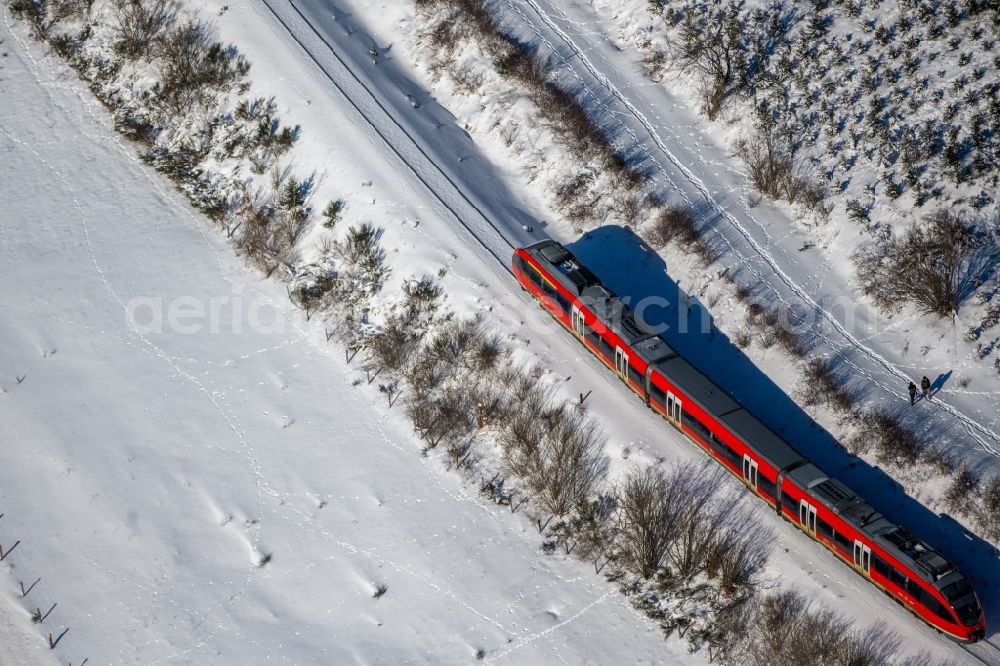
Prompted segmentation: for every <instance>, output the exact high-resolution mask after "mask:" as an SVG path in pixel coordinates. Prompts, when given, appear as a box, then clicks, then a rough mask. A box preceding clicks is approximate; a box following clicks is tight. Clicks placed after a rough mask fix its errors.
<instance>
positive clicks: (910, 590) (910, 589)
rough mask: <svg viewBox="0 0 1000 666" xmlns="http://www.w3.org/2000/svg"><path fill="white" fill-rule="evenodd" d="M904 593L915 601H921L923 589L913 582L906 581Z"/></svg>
mask: <svg viewBox="0 0 1000 666" xmlns="http://www.w3.org/2000/svg"><path fill="white" fill-rule="evenodd" d="M906 592H907V594H909V595H910V596H911V597H913V598H915V599H921V598H922V597H923V595H924V588H922V587H920V584H919V583H918V582H917V581H915V580H910V579H909V578H907V579H906Z"/></svg>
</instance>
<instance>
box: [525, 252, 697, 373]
mask: <svg viewBox="0 0 1000 666" xmlns="http://www.w3.org/2000/svg"><path fill="white" fill-rule="evenodd" d="M524 251H525V252H527V253H528V254H530V255H531V256H532V257H534V258H535V260H536V261H538V262H539V263H541V264H543V265H544V266H545V267H546V268H547V269H549V273H550V274H551V275H552V276H553V277H555V278H556V280H557V281H558V282H559V284H560V285H562V286H563V287H564V288H565V289H566V290H567V291H569V292H570V293H571V294H575V295H576V296H577V297H579V299H580V302H581V303H583V304H584V305H586V306H587V308H589V309H590V310H591V311H592V312H593V313H594V314H595V315H596V316H597V318H598V319H600V320H601V323H603V324H604V325H605V326H607V327H608V328H609V329H610V330H612V331H614V333H615V335H617V336H618V337H619V338H621V339H622V340H623V341H624V342H625V343H626V344H627V345H628V346H629V347H630V348H631V349H632V350H633V351H634V352H635V353H636V354H638V356H639V357H640V358H641V359H642V360H643V361H644V362H645V363H647V364H652V363H656V362H657V361H660V360H662V359H665V358H667V357H669V356H676V354H677V352H676V351H674V349H673V348H672V347H671V346H670V345H669V344H667V343H666V341H664V340H663V338H661V337H659V336H658V335H657V334H656V332H654V331H651V330H650V329H649V328H648V327H647V326H646V325H645V324H643V323H642V322H640V321H639V320H638V319H636V317H635V313H634V312H632V310H631V309H630V308H629V307H628V306H627V305H625V303H624V301H622V299H620V298H618V296H616V295H615V294H613V293H611V292H610V291H608V290H607V289H606V288H605V287H604V285H602V284H601V281H600V280H598V279H597V276H596V275H594V274H593V273H591V272H590V270H589V269H587V267H586V266H584V265H583V264H581V263H580V262H579V260H577V258H576V257H574V256H573V254H572V253H571V252H570V251H569V250H567V249H566V248H565V247H563V246H562V245H560V244H559V243H557V242H555V241H552V240H546V241H540V242H538V243H534V244H532V245H529V246H528V247H526V248H524Z"/></svg>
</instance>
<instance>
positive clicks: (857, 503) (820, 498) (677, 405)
mask: <svg viewBox="0 0 1000 666" xmlns="http://www.w3.org/2000/svg"><path fill="white" fill-rule="evenodd" d="M511 267H512V269H513V271H514V275H515V277H516V278H517V280H518V282H520V284H521V286H522V287H523V288H524V289H525V290H526V291H528V292H529V293H530V294H531V295H532V296H534V297H535V298H536V299H537V300H538V301H539V302H540V303H541V304H542V306H543V307H544V308H545V309H546V310H548V312H549V313H550V314H551V315H552V317H553V318H555V319H556V320H557V321H558V322H559V323H561V324H562V325H563V326H564V327H565V328H566V329H567V330H568V331H569V332H570V333H571V334H573V335H574V336H575V337H576V338H578V340H579V341H580V342H581V343H582V344H583V345H584V347H585V348H587V349H588V350H589V351H591V352H592V353H593V354H594V355H595V356H596V357H597V358H598V359H599V360H601V361H602V362H603V363H604V364H605V365H607V366H608V368H609V369H611V370H612V371H613V372H615V373H616V374H618V375H619V376H620V377H621V379H622V380H623V382H624V383H625V385H626V386H628V387H629V388H630V389H632V390H633V391H635V392H636V393H638V394H639V396H640V397H641V398H642V399H643V400H644V401H645V403H646V405H647V406H649V407H650V408H652V409H654V410H655V411H657V412H658V413H659V414H661V415H662V416H664V417H665V418H666V419H667V420H668V421H669V422H670V423H671V424H672V425H673V426H674V427H676V428H677V429H678V430H680V431H681V432H683V433H685V434H686V435H687V436H688V437H690V438H691V439H692V440H693V441H694V442H695V444H697V445H699V446H700V447H701V448H702V449H704V450H705V451H706V452H707V453H708V454H709V455H710V456H713V457H714V458H716V459H717V460H718V461H719V462H720V464H722V465H723V467H725V468H726V469H728V470H729V471H730V472H732V473H733V474H734V475H735V476H737V478H742V481H743V482H744V483H746V484H747V485H748V486H749V487H750V488H751V489H752V490H753V491H754V492H756V493H757V494H758V495H759V496H760V497H761V498H762V499H764V501H766V502H768V504H770V505H771V506H772V508H775V507H777V510H778V512H779V514H780V515H781V516H783V517H784V518H785V519H787V520H789V521H790V522H792V523H793V524H795V525H796V526H798V527H799V528H800V529H802V530H803V531H804V532H806V533H807V534H808V535H809V536H810V537H812V538H813V539H815V540H817V541H819V542H820V543H821V544H822V545H824V546H825V547H826V548H828V549H829V550H830V551H831V552H833V553H834V554H835V555H836V556H837V557H838V558H840V559H841V560H842V561H843V562H845V564H847V565H848V566H851V567H852V568H853V569H854V570H855V571H857V572H858V573H859V574H860V575H862V576H864V577H865V578H867V579H868V580H869V581H870V582H871V583H873V584H874V585H876V586H877V587H879V588H880V589H881V590H883V591H884V592H886V593H887V594H889V595H890V596H891V597H893V598H894V599H895V600H896V601H898V602H899V603H900V604H902V605H903V606H904V607H905V608H907V609H909V610H910V611H912V612H913V613H914V614H915V615H917V616H918V617H920V618H921V619H922V620H923V621H924V622H926V623H928V624H929V625H931V626H933V627H934V628H935V629H937V630H938V631H940V632H942V633H943V634H944V635H946V636H948V637H949V638H951V639H952V640H956V641H960V642H965V643H973V642H976V641H979V640H982V639H983V637H984V635H985V633H986V621H985V616H984V613H983V609H982V606H981V605H980V603H979V599H978V598H977V597H976V594H975V591H974V590H973V588H972V585H971V584H970V583H969V581H968V580H967V579H966V578H965V577H964V576H963V575H962V574H961V573H959V571H958V570H957V569H956V567H955V566H954V565H953V564H952V563H951V562H949V561H948V560H946V559H945V558H944V557H943V556H941V555H940V554H939V553H937V552H936V551H934V550H933V549H931V548H930V546H928V545H927V544H926V543H924V542H923V541H921V540H919V539H917V538H915V537H914V536H913V535H911V534H910V533H909V532H907V531H906V530H905V529H904V528H902V527H901V526H899V525H896V524H894V523H892V522H891V521H889V520H888V519H886V518H885V517H884V516H882V515H881V514H880V513H878V512H877V511H876V510H875V509H874V507H872V506H871V505H870V504H868V503H867V502H866V501H865V500H864V499H863V498H861V497H860V496H858V495H857V494H856V493H854V492H853V491H851V490H850V488H848V487H847V486H845V485H844V484H842V483H840V482H839V481H837V480H836V479H832V478H830V477H829V476H827V475H826V474H825V473H824V472H823V471H822V470H821V469H819V468H818V467H816V466H815V465H814V464H812V463H810V462H809V461H808V459H807V458H806V457H805V456H803V455H802V453H801V452H800V451H798V450H797V449H796V448H795V447H794V446H792V445H791V444H789V443H788V442H786V441H784V440H783V439H781V438H780V437H779V436H777V435H776V434H774V433H773V432H772V431H770V430H769V429H768V428H767V427H766V426H765V425H764V424H762V423H760V422H758V421H757V420H756V418H755V417H754V416H753V415H752V414H749V413H748V412H746V410H745V409H744V408H742V407H741V406H740V405H739V404H738V403H737V402H735V400H734V399H732V398H731V397H728V393H727V392H726V391H725V390H724V389H722V388H721V387H719V386H718V385H716V384H715V383H713V382H712V381H711V380H710V379H709V378H708V377H706V376H704V375H703V374H702V373H700V372H699V371H698V370H697V369H695V368H694V367H693V366H691V365H690V363H688V362H687V361H686V360H685V359H684V358H683V357H682V356H681V355H680V354H678V353H677V352H676V350H674V349H672V348H671V347H670V346H669V345H668V344H667V343H666V342H665V341H664V340H663V339H662V338H661V337H659V336H657V335H655V334H654V333H651V332H645V331H644V330H643V329H642V327H641V326H639V325H638V322H636V321H634V319H633V317H632V314H631V311H630V310H629V309H628V307H627V306H626V305H625V303H624V302H622V301H621V299H619V298H618V297H617V296H616V295H615V294H613V293H611V292H610V291H608V290H607V289H606V288H605V287H604V286H603V285H602V284H601V281H600V280H599V279H598V278H597V276H596V275H594V274H593V273H591V272H590V271H589V270H588V269H587V268H586V267H585V266H583V265H582V264H581V263H580V262H579V260H577V259H576V257H574V256H573V255H572V253H570V252H569V251H568V250H567V249H566V248H564V247H563V246H562V245H560V244H559V243H557V242H556V241H553V240H544V241H538V242H536V243H533V244H531V245H528V246H526V247H523V248H520V249H518V250H516V251H515V252H514V255H513V257H512V259H511ZM667 384H669V385H667ZM692 433H694V434H692ZM694 435H698V436H699V437H701V438H702V439H703V440H704V441H698V439H697V438H696V437H695V436H694ZM733 447H736V448H735V449H734V448H733ZM736 449H738V450H736ZM741 463H742V477H740V470H741Z"/></svg>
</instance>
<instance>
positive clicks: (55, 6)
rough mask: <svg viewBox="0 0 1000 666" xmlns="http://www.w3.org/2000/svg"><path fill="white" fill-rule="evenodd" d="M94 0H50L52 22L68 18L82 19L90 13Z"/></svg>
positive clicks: (49, 8)
mask: <svg viewBox="0 0 1000 666" xmlns="http://www.w3.org/2000/svg"><path fill="white" fill-rule="evenodd" d="M93 5H94V0H49V2H48V10H49V15H50V17H51V19H50V20H51V21H52V23H58V22H60V21H64V20H66V19H72V20H80V19H84V18H86V17H87V16H88V15H89V14H90V8H91V7H93Z"/></svg>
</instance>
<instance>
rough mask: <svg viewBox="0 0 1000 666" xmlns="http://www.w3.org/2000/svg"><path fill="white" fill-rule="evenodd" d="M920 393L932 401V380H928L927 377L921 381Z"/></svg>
mask: <svg viewBox="0 0 1000 666" xmlns="http://www.w3.org/2000/svg"><path fill="white" fill-rule="evenodd" d="M920 391H921V393H922V394H923V396H924V397H925V398H927V399H928V400H930V399H931V380H929V379H927V375H924V378H923V379H921V380H920Z"/></svg>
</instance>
